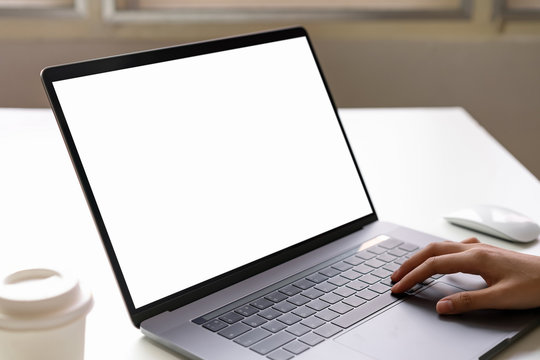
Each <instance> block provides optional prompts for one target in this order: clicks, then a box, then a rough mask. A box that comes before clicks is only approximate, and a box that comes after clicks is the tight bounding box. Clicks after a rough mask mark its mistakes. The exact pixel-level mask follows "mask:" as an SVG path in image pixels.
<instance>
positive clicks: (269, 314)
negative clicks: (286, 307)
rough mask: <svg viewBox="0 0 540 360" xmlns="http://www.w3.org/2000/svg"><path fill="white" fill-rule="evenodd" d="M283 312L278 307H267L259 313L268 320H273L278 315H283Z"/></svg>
mask: <svg viewBox="0 0 540 360" xmlns="http://www.w3.org/2000/svg"><path fill="white" fill-rule="evenodd" d="M281 314H283V313H282V312H281V311H277V310H276V309H266V310H263V311H261V312H260V313H259V316H262V317H263V318H265V319H266V320H272V319H275V318H277V317H278V316H281Z"/></svg>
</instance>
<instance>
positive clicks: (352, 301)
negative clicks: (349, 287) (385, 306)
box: [343, 296, 366, 307]
mask: <svg viewBox="0 0 540 360" xmlns="http://www.w3.org/2000/svg"><path fill="white" fill-rule="evenodd" d="M365 302H366V300H364V299H362V298H361V297H358V296H351V297H348V298H346V299H344V300H343V303H345V304H347V305H350V306H352V307H358V306H360V305H362V304H364V303H365Z"/></svg>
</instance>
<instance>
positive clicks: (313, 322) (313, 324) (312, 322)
mask: <svg viewBox="0 0 540 360" xmlns="http://www.w3.org/2000/svg"><path fill="white" fill-rule="evenodd" d="M300 323H301V324H303V325H306V326H307V327H309V328H312V329H316V328H318V327H319V326H321V325H323V324H326V321H324V320H322V319H319V318H318V317H316V316H310V317H308V318H307V319H304V320H302V321H301V322H300Z"/></svg>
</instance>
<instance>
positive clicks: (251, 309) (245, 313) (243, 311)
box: [234, 305, 259, 317]
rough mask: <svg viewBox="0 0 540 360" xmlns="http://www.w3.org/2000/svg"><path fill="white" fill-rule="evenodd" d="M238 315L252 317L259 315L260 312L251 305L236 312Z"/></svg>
mask: <svg viewBox="0 0 540 360" xmlns="http://www.w3.org/2000/svg"><path fill="white" fill-rule="evenodd" d="M234 311H236V312H237V313H238V314H240V315H243V316H245V317H248V316H251V315H253V314H255V313H257V312H258V311H259V310H258V309H257V308H255V307H253V306H251V305H244V306H242V307H239V308H238V309H236V310H234Z"/></svg>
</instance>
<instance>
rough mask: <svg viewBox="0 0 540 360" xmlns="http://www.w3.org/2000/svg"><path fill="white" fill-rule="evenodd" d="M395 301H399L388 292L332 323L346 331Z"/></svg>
mask: <svg viewBox="0 0 540 360" xmlns="http://www.w3.org/2000/svg"><path fill="white" fill-rule="evenodd" d="M397 300H399V298H398V297H394V296H392V295H391V294H390V293H389V292H388V293H385V294H383V295H381V296H379V297H378V298H377V299H376V300H372V301H368V302H366V303H365V304H363V305H361V306H359V307H357V308H354V309H353V310H351V311H349V312H348V313H346V314H345V315H342V316H340V317H339V318H337V319H335V320H333V321H332V323H333V324H334V325H337V326H339V327H341V328H344V329H346V328H348V327H350V326H351V325H354V324H356V323H357V322H359V321H361V320H362V319H365V318H366V317H368V316H370V315H371V314H373V313H375V312H376V311H378V310H380V309H382V308H384V307H385V306H388V305H390V304H392V303H393V302H395V301H397Z"/></svg>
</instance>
